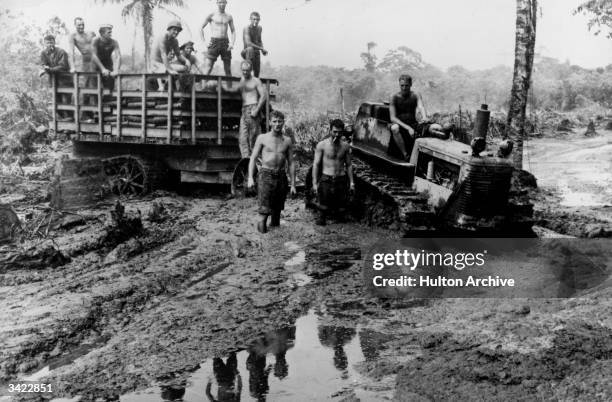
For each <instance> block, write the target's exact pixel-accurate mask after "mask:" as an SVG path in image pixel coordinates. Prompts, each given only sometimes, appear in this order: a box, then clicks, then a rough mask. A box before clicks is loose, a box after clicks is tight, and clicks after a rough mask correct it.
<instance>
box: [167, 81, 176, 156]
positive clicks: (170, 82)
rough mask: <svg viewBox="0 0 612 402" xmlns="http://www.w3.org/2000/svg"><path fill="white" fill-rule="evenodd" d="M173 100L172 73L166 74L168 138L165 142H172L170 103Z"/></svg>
mask: <svg viewBox="0 0 612 402" xmlns="http://www.w3.org/2000/svg"><path fill="white" fill-rule="evenodd" d="M173 102H174V83H173V82H172V75H171V74H168V138H167V142H168V144H170V143H171V142H172V103H173Z"/></svg>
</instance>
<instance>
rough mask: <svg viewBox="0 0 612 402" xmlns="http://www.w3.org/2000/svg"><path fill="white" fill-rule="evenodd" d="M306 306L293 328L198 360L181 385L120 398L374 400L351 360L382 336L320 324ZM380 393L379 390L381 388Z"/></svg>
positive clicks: (371, 352)
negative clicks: (234, 349) (241, 347)
mask: <svg viewBox="0 0 612 402" xmlns="http://www.w3.org/2000/svg"><path fill="white" fill-rule="evenodd" d="M323 320H324V317H322V316H320V314H318V313H315V312H314V310H311V311H310V312H309V313H308V314H307V315H306V316H303V317H301V318H299V319H298V320H297V321H296V325H295V326H291V327H286V328H282V329H280V330H277V331H272V332H269V333H267V334H265V335H264V336H262V337H261V338H259V339H258V340H257V341H255V342H253V343H252V344H251V345H250V346H249V347H248V348H247V349H246V350H242V351H239V352H236V353H231V354H230V355H229V356H226V357H225V358H223V359H222V358H214V359H208V360H206V361H204V362H203V363H202V364H201V366H200V369H198V370H197V371H196V372H194V373H193V374H192V375H191V377H190V378H189V380H188V381H187V383H186V384H183V385H181V386H179V387H176V386H175V387H174V388H171V389H172V392H170V391H169V388H168V387H161V390H160V388H159V387H155V388H149V389H147V390H145V391H142V392H138V393H131V394H127V395H124V396H122V397H121V400H122V401H125V402H144V401H162V400H183V401H203V400H209V401H239V400H242V401H265V400H270V401H312V400H339V399H342V398H344V397H346V396H347V395H349V394H350V395H354V396H355V397H356V398H360V399H362V400H379V399H380V398H381V393H380V392H381V390H380V389H378V390H377V391H378V392H377V393H374V392H373V391H371V390H370V389H374V388H375V387H372V385H375V384H376V383H375V382H374V381H373V380H368V379H367V378H366V377H363V376H362V375H360V374H359V373H358V372H357V371H356V369H355V366H356V364H357V363H361V362H364V361H366V360H371V359H372V358H375V357H376V356H377V355H378V352H377V350H378V348H379V347H380V345H381V344H382V340H383V339H384V336H383V335H381V334H379V333H377V332H373V331H368V330H362V331H359V329H358V328H347V327H337V326H331V325H324V324H323ZM383 393H384V390H383Z"/></svg>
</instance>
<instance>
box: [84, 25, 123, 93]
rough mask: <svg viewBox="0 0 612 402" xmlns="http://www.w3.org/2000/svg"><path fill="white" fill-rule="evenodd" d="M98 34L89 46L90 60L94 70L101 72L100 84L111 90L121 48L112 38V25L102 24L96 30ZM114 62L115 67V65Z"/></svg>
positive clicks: (118, 65) (119, 65) (117, 69)
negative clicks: (91, 50) (90, 49)
mask: <svg viewBox="0 0 612 402" xmlns="http://www.w3.org/2000/svg"><path fill="white" fill-rule="evenodd" d="M98 32H99V33H100V36H99V37H97V38H95V39H94V40H93V43H92V44H91V47H92V49H93V52H92V60H93V62H94V64H95V68H96V71H99V72H100V73H101V74H102V85H103V86H104V88H106V89H110V90H111V91H112V90H113V88H114V87H115V77H116V76H117V74H119V70H120V68H121V50H120V49H119V42H117V41H116V40H114V39H113V38H112V35H113V26H112V25H110V24H104V25H102V26H100V29H99V31H98ZM115 62H116V67H115Z"/></svg>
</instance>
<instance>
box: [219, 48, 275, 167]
mask: <svg viewBox="0 0 612 402" xmlns="http://www.w3.org/2000/svg"><path fill="white" fill-rule="evenodd" d="M251 69H252V66H251V63H250V62H248V61H246V60H244V61H243V62H242V63H240V70H241V71H242V78H241V79H240V84H238V87H237V88H225V89H226V90H227V91H229V92H240V93H241V94H242V116H240V131H239V133H240V134H239V136H238V146H239V147H240V155H242V157H243V158H248V157H250V156H251V151H252V150H253V146H254V144H255V139H256V138H257V136H258V135H259V134H260V133H261V117H260V111H261V108H262V107H263V105H265V104H266V99H267V94H266V90H265V89H264V86H263V84H262V83H261V81H260V80H259V78H255V77H253V75H252V74H251Z"/></svg>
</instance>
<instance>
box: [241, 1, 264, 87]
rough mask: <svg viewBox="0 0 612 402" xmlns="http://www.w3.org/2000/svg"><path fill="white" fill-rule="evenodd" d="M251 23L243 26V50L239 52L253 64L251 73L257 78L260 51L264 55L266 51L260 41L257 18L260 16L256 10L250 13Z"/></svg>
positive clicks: (259, 28)
mask: <svg viewBox="0 0 612 402" xmlns="http://www.w3.org/2000/svg"><path fill="white" fill-rule="evenodd" d="M250 19H251V23H250V24H249V26H247V27H245V28H244V30H243V32H242V40H243V41H244V50H243V51H242V52H241V53H240V54H241V55H242V58H243V59H245V60H248V61H250V62H251V64H252V65H253V75H254V76H255V77H257V78H259V70H260V68H261V56H260V55H259V52H261V53H262V54H263V55H264V56H265V55H267V54H268V51H267V50H266V49H264V47H263V42H262V41H261V26H260V25H259V20H260V19H261V17H260V16H259V13H258V12H257V11H253V12H252V13H251V17H250Z"/></svg>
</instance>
